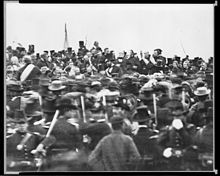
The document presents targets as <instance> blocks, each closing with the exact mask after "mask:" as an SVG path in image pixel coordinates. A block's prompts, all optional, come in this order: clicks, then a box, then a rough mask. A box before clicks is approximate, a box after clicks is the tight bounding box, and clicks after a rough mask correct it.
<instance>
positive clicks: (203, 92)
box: [194, 87, 211, 96]
mask: <svg viewBox="0 0 220 176" xmlns="http://www.w3.org/2000/svg"><path fill="white" fill-rule="evenodd" d="M210 92H211V90H210V89H207V87H198V88H197V89H196V90H195V91H194V94H195V95H196V96H203V95H208V94H209V93H210Z"/></svg>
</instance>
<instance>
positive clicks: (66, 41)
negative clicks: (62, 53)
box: [64, 23, 69, 50]
mask: <svg viewBox="0 0 220 176" xmlns="http://www.w3.org/2000/svg"><path fill="white" fill-rule="evenodd" d="M68 47H69V43H68V37H67V29H66V23H65V39H64V50H66V49H67V48H68Z"/></svg>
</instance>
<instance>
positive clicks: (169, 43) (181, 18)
mask: <svg viewBox="0 0 220 176" xmlns="http://www.w3.org/2000/svg"><path fill="white" fill-rule="evenodd" d="M65 23H66V24H67V34H68V41H69V45H70V47H72V48H73V49H74V50H78V41H80V40H84V41H85V40H86V39H87V48H89V49H90V48H92V45H93V43H94V41H99V43H100V46H101V47H102V48H103V49H104V48H105V47H108V48H109V49H110V50H114V51H115V52H116V54H117V53H118V52H119V51H123V50H126V51H127V50H130V49H133V50H134V51H135V52H138V53H139V52H140V50H142V51H149V52H150V53H152V52H153V50H154V49H156V48H161V49H162V50H163V55H164V56H166V57H173V56H174V55H178V56H181V57H184V56H185V54H188V55H189V56H190V57H191V58H193V57H196V56H199V57H202V58H204V59H207V58H209V57H210V56H213V55H214V53H213V52H214V51H213V50H214V46H213V42H214V6H213V4H19V3H16V2H10V3H9V2H7V3H5V39H6V41H5V45H6V46H8V45H16V44H15V43H21V44H22V45H23V46H24V47H25V48H28V45H29V44H34V45H35V50H36V52H42V51H44V50H56V51H58V50H62V49H63V45H64V37H65V30H64V26H65Z"/></svg>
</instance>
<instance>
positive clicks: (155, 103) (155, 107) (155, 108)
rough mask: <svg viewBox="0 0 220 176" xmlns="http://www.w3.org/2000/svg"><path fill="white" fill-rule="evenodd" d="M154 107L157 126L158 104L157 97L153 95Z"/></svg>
mask: <svg viewBox="0 0 220 176" xmlns="http://www.w3.org/2000/svg"><path fill="white" fill-rule="evenodd" d="M153 105H154V115H155V123H156V125H157V102H156V95H155V94H153Z"/></svg>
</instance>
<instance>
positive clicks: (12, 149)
mask: <svg viewBox="0 0 220 176" xmlns="http://www.w3.org/2000/svg"><path fill="white" fill-rule="evenodd" d="M28 133H29V132H28ZM28 133H26V132H24V133H22V132H19V131H17V132H16V133H14V134H13V135H11V136H9V137H7V139H6V155H7V163H8V164H10V162H11V161H17V162H20V161H30V162H33V159H34V155H32V154H31V151H32V150H34V149H36V147H37V146H38V145H39V144H40V143H42V144H43V145H44V146H45V147H49V146H50V145H51V144H52V143H53V142H54V140H55V139H54V137H53V136H51V137H49V138H46V139H47V140H44V136H42V135H41V134H39V133H29V134H31V136H30V138H29V139H28V140H27V142H26V143H25V144H24V145H23V149H21V150H18V149H17V145H19V144H20V143H21V141H22V139H23V138H24V137H25V136H26V135H27V134H28ZM9 169H12V168H9ZM16 169H19V168H16ZM20 171H21V170H20Z"/></svg>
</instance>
